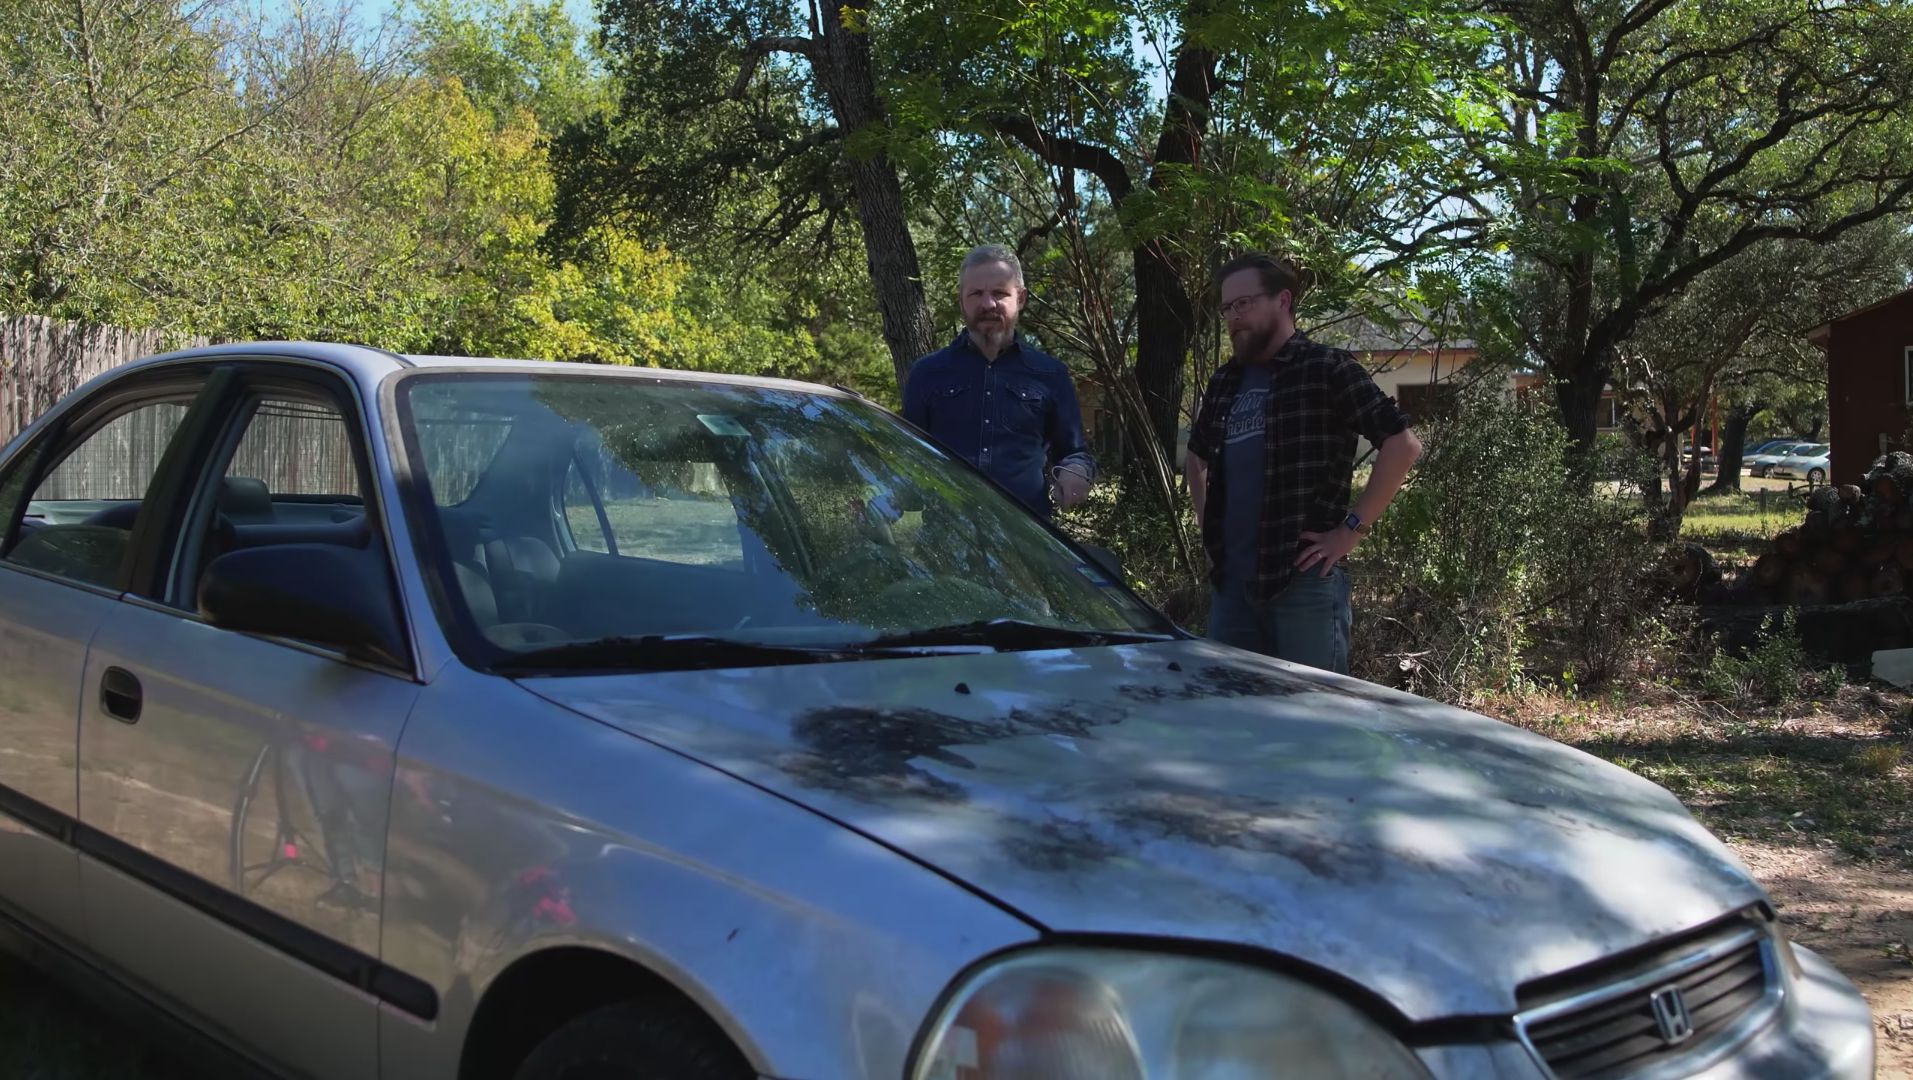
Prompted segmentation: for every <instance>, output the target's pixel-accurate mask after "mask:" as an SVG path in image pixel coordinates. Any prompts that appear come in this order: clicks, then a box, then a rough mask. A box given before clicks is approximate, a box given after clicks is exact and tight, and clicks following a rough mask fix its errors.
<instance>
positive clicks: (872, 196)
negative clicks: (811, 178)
mask: <svg viewBox="0 0 1913 1080" xmlns="http://www.w3.org/2000/svg"><path fill="white" fill-rule="evenodd" d="M846 16H850V17H851V19H852V20H853V21H852V24H851V25H846ZM862 17H863V15H862V12H860V11H858V10H856V9H854V8H851V7H850V6H849V5H846V4H843V3H827V4H824V5H823V7H822V10H821V12H819V18H818V22H819V23H820V25H819V27H818V31H819V33H820V35H821V38H822V41H821V44H822V49H821V52H822V55H821V56H818V57H815V58H814V59H815V61H817V62H816V63H815V64H814V65H813V66H814V69H815V70H816V72H817V74H818V76H819V81H820V82H822V83H823V87H824V92H825V95H826V97H827V98H828V99H829V101H830V108H831V112H832V113H834V114H835V116H836V120H837V126H838V127H839V128H841V129H842V130H843V132H844V134H845V136H846V137H847V138H848V137H852V136H854V135H855V134H856V133H858V132H861V131H866V130H869V129H872V128H875V129H879V130H881V129H885V128H887V127H888V126H889V124H888V120H887V118H886V116H885V114H884V109H883V102H882V101H881V100H879V99H878V97H877V80H876V76H875V75H874V74H873V73H872V68H871V63H870V37H869V34H868V33H867V32H866V31H864V30H862V29H860V28H857V27H860V25H861V23H860V20H861V19H862ZM846 165H847V166H848V168H849V170H850V184H851V187H852V188H853V189H854V192H855V195H856V199H857V221H858V224H860V225H861V226H863V236H864V263H865V265H866V267H867V268H868V269H869V271H870V286H871V289H872V290H873V291H874V292H875V293H876V297H877V310H878V312H879V313H880V314H881V315H882V317H883V342H884V345H885V346H887V347H888V348H889V349H890V363H891V364H892V365H893V366H894V367H895V368H896V372H897V390H898V392H899V393H901V392H902V390H903V384H904V380H905V378H906V377H908V376H909V374H910V365H911V364H914V363H916V361H917V359H918V358H919V357H921V356H924V355H925V354H927V353H930V352H933V351H935V349H936V348H937V344H938V343H937V339H936V328H935V326H934V325H932V323H931V322H930V309H929V307H928V305H926V304H925V302H924V296H923V270H922V267H921V266H920V264H919V263H918V262H917V245H916V241H915V240H914V239H913V238H912V237H911V235H910V220H909V216H908V214H907V213H906V212H905V209H904V202H903V184H902V182H901V181H900V180H898V178H897V168H896V166H895V165H894V164H892V163H891V161H890V158H889V156H888V155H886V154H884V153H882V152H878V153H876V154H873V155H870V156H867V157H866V156H861V155H859V154H857V153H855V152H854V151H853V152H852V153H850V154H849V155H847V157H846Z"/></svg>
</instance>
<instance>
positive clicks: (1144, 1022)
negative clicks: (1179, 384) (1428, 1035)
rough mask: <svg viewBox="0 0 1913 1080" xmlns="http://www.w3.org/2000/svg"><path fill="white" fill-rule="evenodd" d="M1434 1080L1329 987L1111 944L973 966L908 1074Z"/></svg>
mask: <svg viewBox="0 0 1913 1080" xmlns="http://www.w3.org/2000/svg"><path fill="white" fill-rule="evenodd" d="M1283 1077H1298V1078H1299V1077H1308V1078H1311V1080H1340V1078H1344V1077H1346V1078H1349V1080H1356V1078H1359V1080H1428V1072H1427V1070H1426V1069H1424V1068H1422V1065H1421V1062H1420V1061H1419V1060H1418V1059H1417V1058H1416V1057H1415V1055H1414V1054H1413V1053H1411V1052H1410V1051H1409V1050H1408V1048H1407V1047H1405V1046H1403V1045H1402V1044H1401V1042H1400V1041H1398V1040H1397V1039H1396V1038H1395V1037H1394V1036H1392V1035H1390V1034H1389V1033H1388V1032H1387V1031H1385V1030H1383V1029H1382V1027H1381V1026H1380V1025H1379V1024H1377V1023H1375V1022H1374V1021H1373V1020H1370V1019H1369V1018H1368V1017H1367V1016H1365V1015H1363V1014H1362V1013H1361V1012H1359V1011H1357V1010H1356V1009H1355V1008H1354V1007H1352V1006H1350V1005H1348V1004H1347V1003H1346V1002H1344V1001H1342V1000H1341V999H1340V998H1338V997H1335V996H1334V995H1333V994H1329V993H1326V992H1324V991H1321V990H1318V989H1316V988H1314V987H1312V986H1310V985H1308V984H1307V983H1303V982H1299V981H1297V980H1295V979H1290V978H1286V977H1284V976H1281V975H1275V974H1271V973H1270V972H1266V971H1262V970H1260V969H1258V968H1252V967H1248V966H1245V965H1241V964H1230V963H1224V962H1220V961H1213V960H1195V959H1188V958H1183V957H1175V956H1154V955H1150V954H1147V953H1131V952H1120V951H1116V950H1110V949H1084V948H1059V949H1044V950H1037V951H1032V952H1029V953H1024V954H1020V955H1017V956H1013V957H1010V958H1008V959H1005V960H1004V961H1002V962H1000V963H997V964H993V965H990V966H988V967H986V968H984V969H983V970H981V971H979V972H977V973H976V974H975V975H973V976H971V977H970V978H969V980H968V981H966V982H965V983H964V984H963V985H962V986H960V987H958V989H957V993H956V994H955V995H954V996H953V997H952V998H951V999H950V1002H949V1004H948V1005H947V1006H945V1008H944V1011H943V1012H942V1013H941V1014H940V1015H939V1016H937V1017H936V1019H935V1021H934V1026H933V1027H932V1028H931V1030H930V1033H929V1037H928V1038H927V1039H926V1040H925V1042H924V1045H923V1048H922V1050H921V1052H920V1056H919V1057H918V1059H917V1065H916V1069H915V1071H914V1073H913V1077H912V1080H1277V1078H1283Z"/></svg>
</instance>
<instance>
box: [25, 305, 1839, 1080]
mask: <svg viewBox="0 0 1913 1080" xmlns="http://www.w3.org/2000/svg"><path fill="white" fill-rule="evenodd" d="M1000 377H1001V378H1003V379H1005V380H1007V382H1005V383H1004V384H1003V385H1004V386H1005V387H1006V388H1007V392H1004V393H999V394H997V395H996V399H997V401H998V404H997V405H996V406H994V407H993V409H992V411H990V412H988V413H987V415H988V416H989V417H990V419H991V421H992V422H993V424H994V426H995V427H996V428H997V429H999V430H1000V429H1001V428H1002V427H1005V426H1008V427H1017V426H1021V425H1032V424H1041V423H1042V416H1043V414H1042V412H1041V411H1039V410H1033V409H1031V408H1029V407H1028V406H1027V404H1026V402H1027V401H1028V400H1029V395H1031V394H1040V393H1042V392H1043V391H1042V390H1041V388H1040V387H1036V386H1034V385H1033V384H1031V385H1029V386H1025V385H1023V384H1022V383H1020V382H1019V381H1017V376H1016V375H1015V374H1014V373H1013V372H1010V373H1005V374H1003V375H1001V376H1000ZM969 392H971V393H980V392H981V391H980V390H977V389H975V388H972V389H971V390H970V391H969ZM0 747H3V748H4V749H5V751H6V752H5V753H4V754H0V947H10V948H13V949H16V950H19V951H21V952H23V953H25V954H26V955H28V956H29V957H30V958H32V959H35V960H37V961H40V962H42V963H44V964H46V965H47V966H48V967H50V968H52V969H55V970H56V971H59V972H62V973H64V974H66V975H67V976H69V977H71V978H72V979H74V980H79V981H85V980H93V981H95V982H97V983H100V984H102V985H105V986H108V987H112V988H117V989H118V990H119V992H120V993H121V994H122V997H123V998H124V997H126V996H127V995H128V994H129V993H130V995H131V997H132V999H133V1000H137V1001H143V1002H145V1003H147V1004H148V1005H150V1006H151V1007H152V1008H153V1009H156V1010H159V1011H160V1012H161V1013H162V1014H163V1015H165V1016H170V1017H172V1018H174V1019H175V1020H177V1021H180V1022H183V1023H184V1024H186V1025H189V1026H191V1027H192V1028H195V1029H197V1030H199V1031H201V1032H203V1033H204V1034H206V1035H207V1036H209V1037H210V1038H211V1040H213V1041H215V1042H216V1043H217V1044H218V1045H220V1046H223V1047H225V1048H227V1049H228V1050H230V1051H231V1052H232V1053H234V1054H236V1055H238V1056H239V1057H240V1058H241V1059H243V1061H245V1062H247V1063H249V1064H252V1065H254V1066H258V1067H260V1068H263V1069H264V1070H266V1071H269V1072H271V1073H274V1074H277V1075H283V1076H297V1077H301V1078H305V1080H364V1078H367V1077H379V1076H386V1077H399V1078H404V1080H637V1078H658V1077H668V1078H670V1080H753V1078H758V1077H802V1078H807V1080H1010V1078H1033V1077H1041V1078H1043V1080H1171V1078H1185V1080H1186V1078H1205V1077H1206V1078H1219V1077H1240V1078H1268V1077H1278V1076H1282V1077H1289V1076H1293V1077H1364V1078H1369V1080H1474V1078H1485V1077H1497V1078H1501V1080H1551V1078H1554V1077H1568V1076H1579V1077H1629V1078H1643V1080H1645V1078H1659V1077H1676V1076H1678V1077H1688V1078H1713V1080H1727V1078H1730V1077H1731V1078H1737V1080H1739V1078H1748V1080H1752V1078H1772V1080H1781V1078H1786V1080H1865V1078H1869V1077H1871V1076H1872V1075H1873V1067H1874V1060H1873V1059H1874V1034H1873V1019H1872V1014H1871V1012H1870V1010H1869V1009H1868V1006H1867V1003H1866V1001H1865V1000H1864V999H1863V998H1862V997H1861V996H1860V995H1859V993H1858V992H1857V991H1856V990H1855V989H1854V987H1853V985H1852V984H1851V983H1850V982H1848V981H1847V980H1846V979H1845V978H1844V977H1842V976H1841V975H1840V974H1839V973H1838V972H1836V971H1835V970H1834V968H1833V967H1831V966H1830V965H1829V964H1828V963H1827V962H1826V961H1824V960H1822V959H1821V958H1820V957H1818V956H1817V955H1815V954H1814V953H1813V952H1812V951H1811V950H1809V949H1806V948H1802V947H1799V946H1796V945H1794V944H1792V943H1790V942H1789V940H1788V938H1787V936H1786V933H1785V928H1784V927H1783V926H1782V924H1781V922H1780V920H1779V915H1778V912H1777V911H1776V910H1775V907H1774V904H1773V902H1772V900H1771V898H1770V897H1769V896H1768V895H1767V893H1766V892H1765V890H1763V889H1762V888H1761V886H1760V884H1759V883H1758V882H1757V881H1756V880H1755V879H1754V878H1753V876H1752V875H1751V873H1749V871H1748V869H1747V867H1746V866H1745V865H1744V864H1743V863H1741V862H1740V861H1739V860H1738V859H1737V858H1736V857H1735V856H1734V854H1733V852H1732V851H1731V850H1730V849H1729V848H1728V847H1727V846H1726V845H1725V844H1723V843H1722V842H1721V841H1720V840H1719V839H1718V838H1716V837H1715V836H1713V835H1712V834H1711V833H1709V832H1708V831H1707V830H1706V829H1705V828H1703V827H1702V826H1701V825H1700V824H1699V823H1698V822H1697V821H1696V820H1695V819H1694V818H1693V817H1692V816H1690V815H1689V814H1688V812H1687V810H1686V809H1684V808H1683V807H1682V806H1681V804H1680V803H1679V802H1678V801H1676V800H1675V798H1674V797H1673V796H1672V795H1670V794H1669V793H1668V792H1667V791H1665V790H1664V789H1662V788H1660V787H1658V786H1656V785H1655V784H1653V783H1651V782H1649V781H1648V780H1646V779H1643V778H1642V777H1640V776H1637V775H1635V774H1634V773H1631V772H1629V771H1627V770H1625V769H1622V768H1620V767H1618V766H1616V765H1613V764H1610V763H1608V762H1606V761H1603V760H1600V759H1598V758H1595V757H1593V756H1590V755H1588V754H1585V753H1582V752H1581V751H1578V750H1575V749H1572V748H1569V747H1566V746H1563V745H1561V744H1560V743H1557V742H1553V741H1551V740H1549V739H1546V738H1544V737H1542V736H1540V735H1537V734H1534V733H1532V732H1528V731H1525V730H1523V729H1521V728H1517V727H1514V726H1511V725H1508V724H1504V723H1501V722H1499V721H1496V720H1492V719H1489V718H1487V717H1484V716H1480V715H1477V714H1474V713H1470V712H1465V711H1462V710H1460V709H1456V708H1451V707H1448V706H1445V705H1442V704H1439V703H1437V702H1433V701H1428V700H1425V699H1422V698H1417V697H1413V696H1411V695H1408V694H1403V693H1399V692H1396V691H1392V690H1387V689H1384V688H1382V687H1378V686H1375V685H1372V684H1369V683H1365V682H1361V681H1358V680H1355V679H1350V678H1345V677H1341V676H1337V675H1332V674H1328V673H1325V672H1321V671H1316V670H1313V669H1310V668H1304V667H1299V666H1297V665H1294V664H1287V663H1283V662H1280V661H1276V660H1272V659H1268V658H1266V657H1262V656H1258V655H1254V654H1250V653H1246V652H1240V651H1237V650H1234V649H1230V648H1227V647H1224V646H1221V645H1217V644H1215V643H1213V642H1209V641H1204V640H1200V639H1196V638H1192V637H1190V636H1189V635H1188V634H1186V633H1184V632H1183V631H1181V630H1179V629H1178V628H1176V627H1175V626H1173V625H1171V624H1170V623H1169V621H1168V620H1167V619H1165V618H1164V617H1163V616H1162V615H1160V614H1159V613H1157V612H1156V611H1154V610H1153V609H1151V608H1150V607H1149V606H1148V605H1147V604H1145V603H1143V602H1142V601H1141V600H1140V599H1139V598H1138V597H1137V596H1136V595H1135V594H1134V593H1132V592H1131V591H1130V590H1129V589H1128V588H1127V587H1126V586H1125V585H1124V583H1123V578H1122V575H1121V572H1120V569H1119V568H1118V567H1116V566H1114V565H1113V560H1112V559H1111V558H1110V557H1109V555H1108V553H1107V552H1103V551H1101V550H1100V549H1095V548H1091V547H1088V546H1085V545H1080V544H1077V543H1074V542H1072V541H1070V540H1069V539H1068V538H1067V537H1066V536H1065V535H1064V534H1062V533H1061V532H1059V531H1057V530H1055V529H1054V528H1052V527H1050V526H1049V525H1047V524H1046V523H1044V522H1043V521H1041V520H1039V519H1038V518H1037V517H1036V516H1035V515H1033V514H1032V513H1031V512H1030V511H1029V509H1028V508H1027V507H1025V506H1023V505H1022V504H1021V503H1019V502H1017V501H1016V500H1015V499H1014V498H1013V497H1011V496H1009V495H1008V494H1007V493H1005V492H1004V491H1003V490H1002V489H1000V488H998V487H997V486H995V485H994V484H992V483H991V482H990V481H989V480H987V479H986V478H985V477H984V476H983V474H982V473H980V472H978V471H977V470H976V469H975V468H973V467H971V466H970V465H969V464H967V463H966V462H964V461H962V460H961V459H959V458H956V457H953V456H952V455H950V454H948V453H946V452H944V451H943V450H941V449H940V448H939V447H938V446H937V445H936V444H935V443H934V442H932V441H931V440H930V439H929V438H928V437H927V436H926V435H924V434H923V433H922V432H919V431H917V430H915V429H914V428H911V427H909V426H908V425H906V424H904V423H903V422H902V421H900V420H899V419H898V418H896V417H895V416H894V415H892V414H890V413H888V412H886V411H885V410H883V409H881V408H879V407H877V406H876V405H874V404H872V403H870V402H868V401H865V400H864V399H862V398H860V397H858V396H856V395H855V394H851V393H848V392H843V391H837V390H832V389H829V388H825V387H821V386H813V385H809V384H804V383H796V382H788V381H782V380H772V379H749V378H741V377H732V376H723V375H711V374H703V373H697V372H683V371H669V372H667V371H647V370H636V369H631V368H610V367H600V366H590V365H565V364H550V363H538V362H521V361H482V360H468V359H441V358H431V357H404V356H397V355H394V354H391V353H387V352H382V351H378V350H373V349H364V348H355V347H351V346H343V345H304V344H296V343H274V344H264V345H225V346H217V347H213V348H207V349H199V350H192V351H188V352H182V353H175V354H170V355H167V356H163V357H157V358H153V359H149V360H145V361H141V362H137V363H134V364H130V365H127V366H125V367H123V368H119V369H117V370H115V371H113V372H111V373H109V374H107V375H105V376H102V377H100V378H98V379H95V380H94V381H92V382H90V383H88V384H87V385H86V386H84V387H82V388H80V389H79V390H78V391H76V392H75V393H73V394H72V395H70V396H69V397H67V398H66V399H65V400H64V401H63V402H61V403H60V404H59V405H58V406H56V407H55V408H54V409H53V410H52V411H51V412H50V413H49V414H47V415H46V416H44V417H42V418H41V419H39V420H38V421H37V422H35V424H34V425H33V426H32V427H30V428H29V429H28V430H27V431H26V432H25V433H23V434H22V435H21V436H20V437H18V438H17V439H16V440H14V441H13V442H12V443H11V444H10V445H9V446H8V447H6V448H5V451H4V453H0ZM196 1075H197V1074H196Z"/></svg>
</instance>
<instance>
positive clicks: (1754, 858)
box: [1732, 841, 1913, 1080]
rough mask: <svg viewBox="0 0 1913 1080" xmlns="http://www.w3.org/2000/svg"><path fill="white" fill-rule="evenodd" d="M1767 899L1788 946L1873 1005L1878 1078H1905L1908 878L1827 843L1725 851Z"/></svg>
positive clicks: (1912, 886)
mask: <svg viewBox="0 0 1913 1080" xmlns="http://www.w3.org/2000/svg"><path fill="white" fill-rule="evenodd" d="M1732 846H1733V848H1734V851H1735V852H1736V853H1738V854H1739V855H1740V857H1741V858H1742V859H1743V860H1745V861H1746V863H1747V865H1748V866H1749V867H1751V868H1752V869H1753V871H1754V873H1755V874H1756V875H1758V876H1759V878H1760V880H1761V883H1762V884H1764V885H1765V886H1766V887H1767V890H1768V892H1770V893H1771V894H1772V895H1773V898H1774V903H1775V905H1776V906H1778V907H1779V909H1780V919H1781V922H1782V923H1783V924H1785V926H1786V927H1787V933H1788V935H1789V936H1791V937H1792V938H1793V939H1794V940H1795V941H1797V942H1799V943H1800V944H1802V945H1805V946H1807V947H1808V948H1810V949H1812V950H1814V951H1815V952H1817V953H1819V954H1820V955H1821V956H1824V957H1826V958H1827V960H1829V961H1830V962H1832V964H1833V966H1835V967H1837V968H1839V969H1840V970H1841V971H1842V972H1845V973H1846V976H1847V977H1848V978H1850V979H1852V980H1853V982H1854V984H1855V985H1857V986H1858V987H1859V988H1860V991H1861V992H1862V993H1864V994H1865V995H1866V998H1867V1001H1868V1002H1869V1003H1870V1004H1871V1005H1872V1006H1873V1020H1874V1025H1875V1027H1876V1029H1877V1030H1878V1032H1879V1043H1878V1045H1879V1054H1880V1057H1879V1071H1878V1072H1877V1073H1876V1076H1877V1077H1878V1080H1913V956H1909V949H1913V872H1908V871H1905V870H1899V869H1891V868H1886V867H1883V866H1880V865H1877V864H1876V865H1869V864H1864V863H1859V862H1856V861H1855V860H1853V859H1851V858H1849V857H1847V856H1844V855H1841V854H1839V853H1838V852H1835V851H1832V850H1829V847H1830V845H1819V846H1810V847H1783V846H1780V845H1775V844H1763V843H1758V842H1753V841H1745V842H1741V843H1735V844H1733V845H1732Z"/></svg>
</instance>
